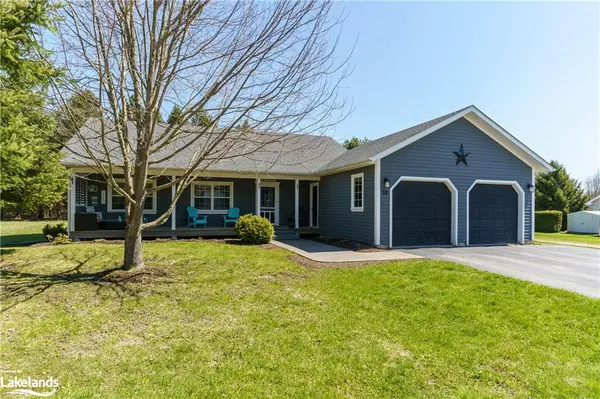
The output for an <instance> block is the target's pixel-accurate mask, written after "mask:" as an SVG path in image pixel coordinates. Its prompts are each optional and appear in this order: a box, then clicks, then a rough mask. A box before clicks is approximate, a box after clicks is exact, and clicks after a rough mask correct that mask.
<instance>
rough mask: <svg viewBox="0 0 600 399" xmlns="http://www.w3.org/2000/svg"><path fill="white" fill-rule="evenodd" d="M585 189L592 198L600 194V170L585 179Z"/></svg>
mask: <svg viewBox="0 0 600 399" xmlns="http://www.w3.org/2000/svg"><path fill="white" fill-rule="evenodd" d="M584 184H585V191H586V194H587V195H588V196H589V197H590V198H596V197H597V196H599V195H600V170H597V171H596V173H594V174H593V175H591V176H589V177H587V178H586V179H585V182H584Z"/></svg>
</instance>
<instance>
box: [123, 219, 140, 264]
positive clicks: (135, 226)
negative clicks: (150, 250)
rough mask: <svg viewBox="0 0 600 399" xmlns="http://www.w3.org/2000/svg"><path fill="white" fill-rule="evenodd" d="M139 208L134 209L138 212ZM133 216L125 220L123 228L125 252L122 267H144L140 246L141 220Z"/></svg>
mask: <svg viewBox="0 0 600 399" xmlns="http://www.w3.org/2000/svg"><path fill="white" fill-rule="evenodd" d="M138 212H139V210H137V211H134V214H135V213H138ZM141 219H142V218H141V215H140V217H135V216H133V217H132V218H131V219H130V220H127V227H126V228H125V254H124V258H123V269H125V270H130V269H134V268H136V269H137V268H142V267H144V252H143V248H142V220H141Z"/></svg>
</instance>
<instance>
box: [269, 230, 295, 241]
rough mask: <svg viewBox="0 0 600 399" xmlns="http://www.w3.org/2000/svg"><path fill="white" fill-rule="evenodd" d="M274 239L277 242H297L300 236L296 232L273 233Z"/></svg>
mask: <svg viewBox="0 0 600 399" xmlns="http://www.w3.org/2000/svg"><path fill="white" fill-rule="evenodd" d="M275 238H276V239H278V240H298V239H300V235H299V234H298V232H297V231H275Z"/></svg>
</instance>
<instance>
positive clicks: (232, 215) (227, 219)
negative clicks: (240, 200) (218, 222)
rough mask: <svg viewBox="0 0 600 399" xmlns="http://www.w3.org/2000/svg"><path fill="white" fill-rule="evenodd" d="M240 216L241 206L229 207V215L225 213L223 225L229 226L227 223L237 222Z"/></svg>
mask: <svg viewBox="0 0 600 399" xmlns="http://www.w3.org/2000/svg"><path fill="white" fill-rule="evenodd" d="M239 218H240V208H235V207H234V208H229V210H228V211H227V215H223V226H225V227H227V223H233V224H236V223H237V221H238V219H239Z"/></svg>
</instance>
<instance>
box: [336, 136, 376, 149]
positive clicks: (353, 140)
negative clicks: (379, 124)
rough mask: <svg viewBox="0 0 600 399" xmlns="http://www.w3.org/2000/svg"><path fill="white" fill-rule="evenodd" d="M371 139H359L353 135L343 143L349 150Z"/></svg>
mask: <svg viewBox="0 0 600 399" xmlns="http://www.w3.org/2000/svg"><path fill="white" fill-rule="evenodd" d="M368 141H369V139H368V138H366V137H365V138H364V139H362V140H361V139H359V138H358V137H352V138H351V139H350V140H344V143H343V144H342V145H343V146H344V147H345V148H346V149H347V150H351V149H353V148H356V147H358V146H359V145H361V144H364V143H366V142H368Z"/></svg>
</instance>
